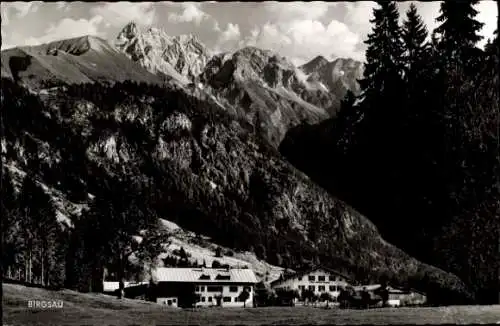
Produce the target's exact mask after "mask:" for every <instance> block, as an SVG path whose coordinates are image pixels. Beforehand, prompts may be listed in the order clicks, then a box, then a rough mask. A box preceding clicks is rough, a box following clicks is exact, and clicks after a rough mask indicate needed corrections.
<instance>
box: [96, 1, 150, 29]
mask: <svg viewBox="0 0 500 326" xmlns="http://www.w3.org/2000/svg"><path fill="white" fill-rule="evenodd" d="M90 12H91V14H92V15H94V16H101V17H103V19H104V21H106V22H107V23H109V24H111V25H112V26H115V27H123V26H124V25H126V24H127V23H129V22H131V21H135V22H136V23H138V24H143V25H152V24H153V21H154V19H155V9H154V6H153V3H152V2H137V3H132V2H108V3H105V4H104V5H99V6H97V7H94V8H92V9H91V10H90Z"/></svg>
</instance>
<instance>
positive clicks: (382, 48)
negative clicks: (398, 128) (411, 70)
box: [359, 1, 404, 97]
mask: <svg viewBox="0 0 500 326" xmlns="http://www.w3.org/2000/svg"><path fill="white" fill-rule="evenodd" d="M377 4H378V5H379V8H375V9H373V16H374V17H373V19H371V20H370V23H372V24H374V27H373V30H372V33H370V34H368V39H367V40H366V41H365V44H367V45H368V48H367V50H366V63H365V69H364V72H363V77H364V78H363V79H362V80H360V81H359V83H360V86H361V90H362V93H363V94H364V95H365V96H368V97H369V96H370V95H372V94H376V93H379V92H390V90H388V89H387V88H389V89H390V88H391V87H390V85H394V84H395V83H399V81H400V78H401V74H402V69H401V68H402V55H403V52H404V48H403V42H402V39H401V28H400V26H399V23H398V20H399V12H398V8H397V5H396V3H395V2H394V1H377ZM388 86H389V87H388Z"/></svg>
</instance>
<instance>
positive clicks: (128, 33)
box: [118, 21, 139, 39]
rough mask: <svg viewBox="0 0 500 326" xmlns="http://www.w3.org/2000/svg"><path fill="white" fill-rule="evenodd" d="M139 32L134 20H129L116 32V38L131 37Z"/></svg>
mask: <svg viewBox="0 0 500 326" xmlns="http://www.w3.org/2000/svg"><path fill="white" fill-rule="evenodd" d="M137 34H139V28H138V27H137V24H136V23H135V22H134V21H131V22H129V23H128V24H127V25H125V26H124V27H123V28H122V30H121V32H120V33H119V34H118V38H126V39H132V38H134V37H135V36H137Z"/></svg>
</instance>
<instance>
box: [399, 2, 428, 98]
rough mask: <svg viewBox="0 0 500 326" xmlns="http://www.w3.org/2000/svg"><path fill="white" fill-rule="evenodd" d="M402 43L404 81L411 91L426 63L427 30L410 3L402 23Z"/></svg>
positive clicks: (415, 8)
mask: <svg viewBox="0 0 500 326" xmlns="http://www.w3.org/2000/svg"><path fill="white" fill-rule="evenodd" d="M402 34H403V41H404V45H405V50H406V53H405V55H404V59H405V68H406V81H407V82H408V83H410V84H411V85H409V89H412V87H413V83H414V78H415V75H416V74H417V72H418V71H421V68H422V66H423V64H425V63H426V59H427V58H426V53H427V50H428V44H427V43H426V39H427V36H428V32H427V28H426V26H425V24H424V22H423V20H422V18H421V17H420V15H419V14H418V13H417V7H416V6H415V5H414V4H413V3H412V4H411V5H410V9H409V10H408V11H407V13H406V20H405V21H404V22H403V33H402Z"/></svg>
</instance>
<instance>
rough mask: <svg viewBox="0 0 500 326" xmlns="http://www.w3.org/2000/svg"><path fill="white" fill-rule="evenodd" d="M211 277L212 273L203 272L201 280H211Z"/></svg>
mask: <svg viewBox="0 0 500 326" xmlns="http://www.w3.org/2000/svg"><path fill="white" fill-rule="evenodd" d="M209 279H210V275H207V274H202V275H201V276H200V280H209Z"/></svg>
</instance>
